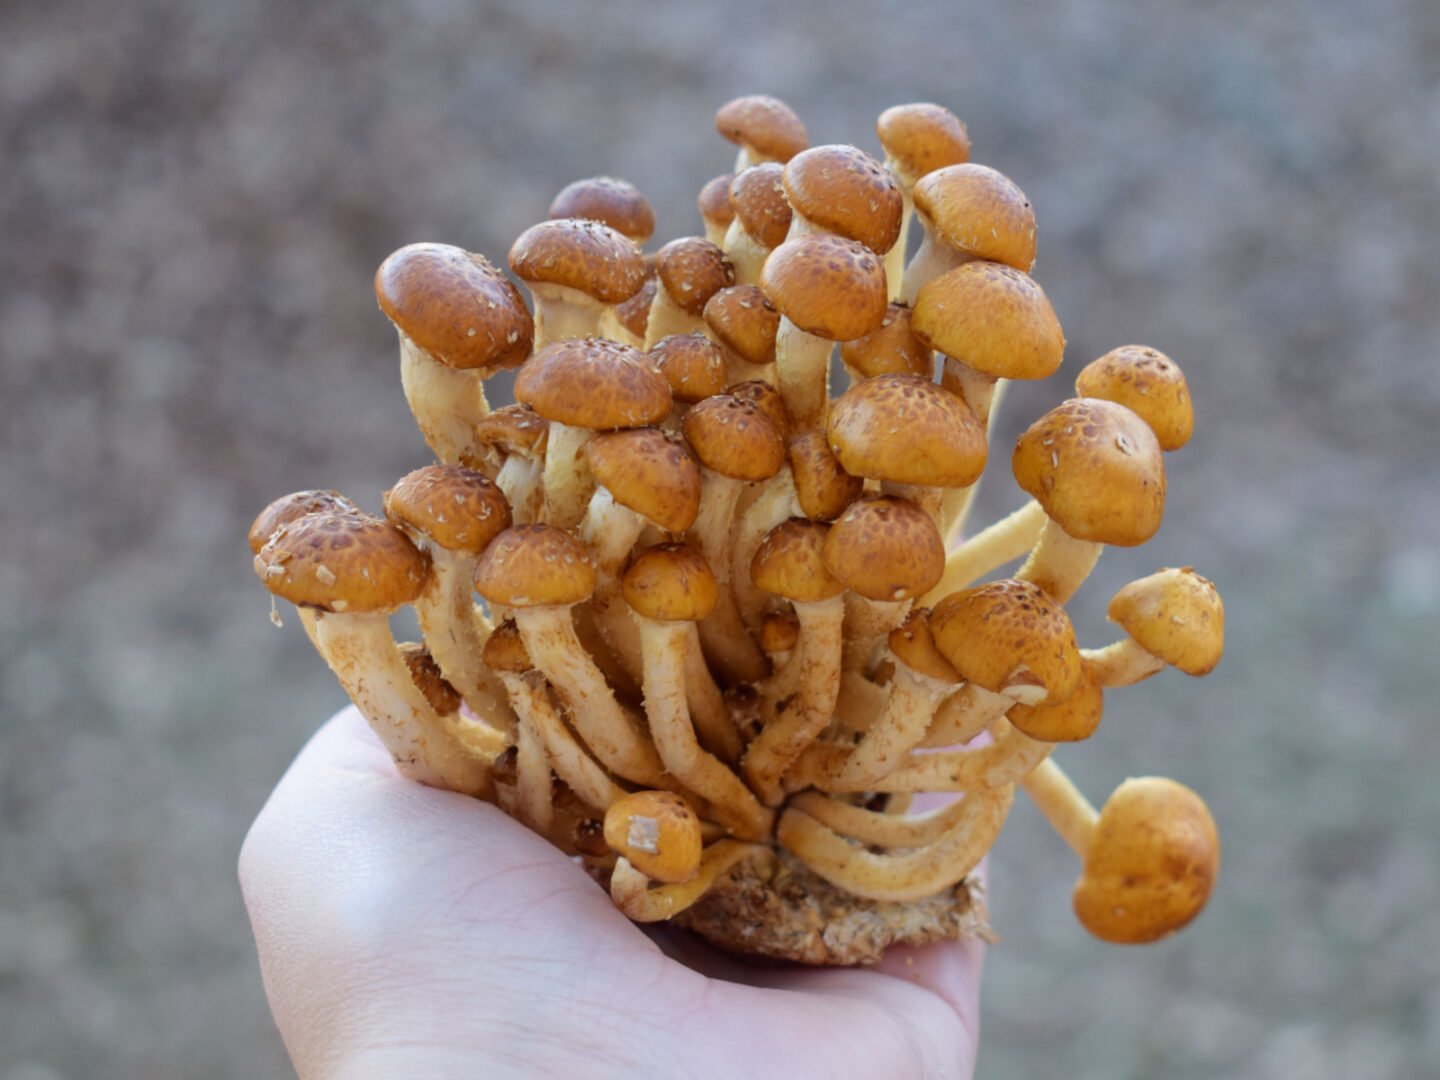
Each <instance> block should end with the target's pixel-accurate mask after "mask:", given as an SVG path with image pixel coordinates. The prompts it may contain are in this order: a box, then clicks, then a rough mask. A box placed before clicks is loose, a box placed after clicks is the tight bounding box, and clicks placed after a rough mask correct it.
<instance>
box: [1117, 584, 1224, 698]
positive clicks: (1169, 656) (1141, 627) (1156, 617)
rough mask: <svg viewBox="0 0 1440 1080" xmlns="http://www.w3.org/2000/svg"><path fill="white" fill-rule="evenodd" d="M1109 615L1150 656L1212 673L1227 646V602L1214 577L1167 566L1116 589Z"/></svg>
mask: <svg viewBox="0 0 1440 1080" xmlns="http://www.w3.org/2000/svg"><path fill="white" fill-rule="evenodd" d="M1106 614H1107V615H1108V616H1109V618H1110V621H1111V622H1115V623H1119V624H1120V626H1121V627H1122V628H1123V629H1124V631H1125V633H1127V634H1129V635H1130V636H1131V637H1132V638H1134V639H1135V643H1136V644H1137V645H1139V646H1140V647H1141V648H1142V649H1144V650H1145V651H1146V652H1148V653H1149V654H1150V655H1151V656H1155V657H1158V658H1159V659H1161V660H1164V661H1165V663H1167V664H1169V665H1170V666H1171V667H1176V668H1179V669H1180V670H1181V671H1183V672H1185V674H1187V675H1208V674H1210V672H1212V671H1214V670H1215V665H1216V664H1218V663H1220V655H1221V653H1223V652H1224V651H1225V605H1224V603H1223V602H1222V601H1221V599H1220V591H1219V590H1218V589H1216V588H1215V583H1214V582H1212V581H1211V580H1210V579H1209V578H1205V577H1202V576H1200V575H1199V574H1197V573H1196V572H1195V571H1194V569H1193V568H1192V567H1189V566H1184V567H1181V568H1179V569H1175V568H1174V567H1167V568H1166V569H1164V570H1161V571H1159V572H1158V573H1155V574H1151V575H1150V576H1149V577H1143V578H1140V579H1139V580H1138V581H1132V582H1131V583H1130V584H1129V585H1126V586H1125V587H1124V588H1123V589H1121V590H1120V591H1119V592H1117V593H1116V594H1115V596H1114V598H1113V599H1112V600H1111V601H1110V607H1109V609H1108V611H1107V612H1106Z"/></svg>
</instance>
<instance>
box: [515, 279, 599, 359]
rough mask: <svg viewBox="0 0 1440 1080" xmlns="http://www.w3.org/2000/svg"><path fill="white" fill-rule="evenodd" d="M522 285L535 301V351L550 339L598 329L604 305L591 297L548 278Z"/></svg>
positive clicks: (589, 334) (582, 335)
mask: <svg viewBox="0 0 1440 1080" xmlns="http://www.w3.org/2000/svg"><path fill="white" fill-rule="evenodd" d="M525 285H526V287H527V288H528V289H529V290H530V296H531V297H532V298H533V299H534V301H535V344H534V349H535V351H537V352H538V351H539V350H540V349H542V348H544V347H545V346H546V345H548V344H550V342H552V341H561V340H564V339H566V338H585V337H594V336H595V335H596V334H598V333H599V328H600V316H601V314H602V312H603V311H604V305H602V304H601V303H600V302H599V301H598V300H596V299H595V298H594V297H591V296H587V295H586V294H585V293H583V292H581V291H580V290H579V289H568V288H566V287H565V286H563V285H554V284H550V283H548V282H539V281H527V282H526V283H525Z"/></svg>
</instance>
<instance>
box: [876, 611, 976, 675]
mask: <svg viewBox="0 0 1440 1080" xmlns="http://www.w3.org/2000/svg"><path fill="white" fill-rule="evenodd" d="M888 644H889V646H890V651H891V652H892V653H894V654H895V659H897V660H899V661H900V662H901V663H902V664H904V665H905V666H906V667H908V668H909V669H910V670H911V671H914V672H917V673H918V674H920V675H925V676H927V677H929V678H931V679H938V680H939V681H940V682H946V683H957V682H959V681H960V673H959V672H958V671H956V670H955V665H954V664H952V663H950V661H949V660H946V659H945V654H944V653H942V652H941V651H940V650H939V649H938V648H937V647H936V645H935V636H934V635H933V634H932V633H931V632H930V609H929V608H915V609H914V610H913V611H911V612H910V614H909V615H907V616H905V621H904V622H902V623H901V624H900V625H899V626H897V627H895V629H894V630H891V631H890V637H889V640H888Z"/></svg>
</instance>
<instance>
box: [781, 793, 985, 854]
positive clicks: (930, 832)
mask: <svg viewBox="0 0 1440 1080" xmlns="http://www.w3.org/2000/svg"><path fill="white" fill-rule="evenodd" d="M899 798H900V796H895V797H894V798H892V799H891V800H890V802H891V804H892V805H887V806H886V808H885V810H884V811H883V812H879V811H875V810H866V809H865V808H864V807H860V806H856V805H854V804H853V803H848V802H842V801H841V800H839V799H832V798H831V797H830V796H828V795H822V794H820V792H818V791H802V792H800V794H798V795H794V796H792V797H791V799H790V803H789V805H790V806H792V807H794V808H795V809H796V810H801V811H803V812H805V813H807V814H809V815H810V816H811V817H813V818H814V819H815V820H816V821H818V822H820V824H822V825H825V826H827V827H828V828H831V829H834V830H835V831H836V832H837V833H840V834H841V835H842V836H846V837H849V838H850V839H851V840H858V841H860V843H862V844H873V845H875V846H876V847H892V848H918V847H924V846H925V845H926V844H933V843H934V842H935V841H936V840H939V839H940V838H941V837H942V836H943V835H945V833H947V832H949V831H950V829H951V828H953V827H954V825H955V824H956V822H957V821H958V820H959V819H960V816H961V811H962V810H963V809H964V806H965V802H964V800H963V799H956V800H954V801H952V802H948V803H946V804H945V805H944V806H937V807H936V808H935V809H934V810H930V811H927V812H926V813H923V814H916V815H914V816H913V817H912V816H908V815H906V814H905V813H904V811H903V810H900V811H897V810H896V809H894V805H893V804H895V803H896V801H897V800H898V799H899Z"/></svg>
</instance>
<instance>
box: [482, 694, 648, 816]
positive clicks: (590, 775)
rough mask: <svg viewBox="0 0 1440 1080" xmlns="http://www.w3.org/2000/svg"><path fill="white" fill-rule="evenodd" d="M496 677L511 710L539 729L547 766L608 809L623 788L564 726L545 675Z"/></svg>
mask: <svg viewBox="0 0 1440 1080" xmlns="http://www.w3.org/2000/svg"><path fill="white" fill-rule="evenodd" d="M500 679H501V681H502V682H504V684H505V689H506V690H507V691H508V692H509V694H510V702H511V704H512V705H513V707H514V709H515V712H516V713H517V714H518V715H519V716H520V717H521V719H522V720H524V721H525V722H526V723H527V724H529V725H530V727H531V728H532V729H534V730H535V731H536V732H538V733H539V735H540V738H541V739H542V740H543V741H544V743H545V750H546V753H547V754H548V755H549V762H550V767H551V768H553V769H554V770H555V775H557V776H558V777H560V779H561V780H563V781H564V782H565V784H566V785H567V786H568V787H569V788H570V790H571V791H573V792H574V793H575V794H576V795H577V796H579V798H580V799H582V800H583V801H584V802H585V803H587V804H588V805H590V806H593V807H595V808H596V809H597V810H601V811H604V810H608V809H609V808H610V804H611V803H613V802H615V801H616V800H617V799H620V798H622V797H624V795H625V789H624V788H622V787H620V785H618V784H616V783H615V782H614V781H613V780H611V779H610V777H609V776H608V775H607V774H606V772H605V770H604V769H603V768H601V767H600V765H599V764H598V763H597V762H596V761H595V759H594V758H592V757H591V756H590V753H589V751H588V750H586V749H585V747H584V746H582V745H581V744H580V741H579V740H578V739H576V738H575V736H574V735H572V734H571V733H570V729H569V728H568V727H566V726H565V721H564V720H562V719H561V718H560V714H559V713H558V712H557V711H556V709H555V706H554V705H553V704H552V703H551V701H550V695H549V692H548V691H547V689H546V685H545V677H544V676H543V675H542V674H540V672H538V671H530V672H526V673H525V674H524V675H516V674H513V673H510V672H502V673H501V675H500Z"/></svg>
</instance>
